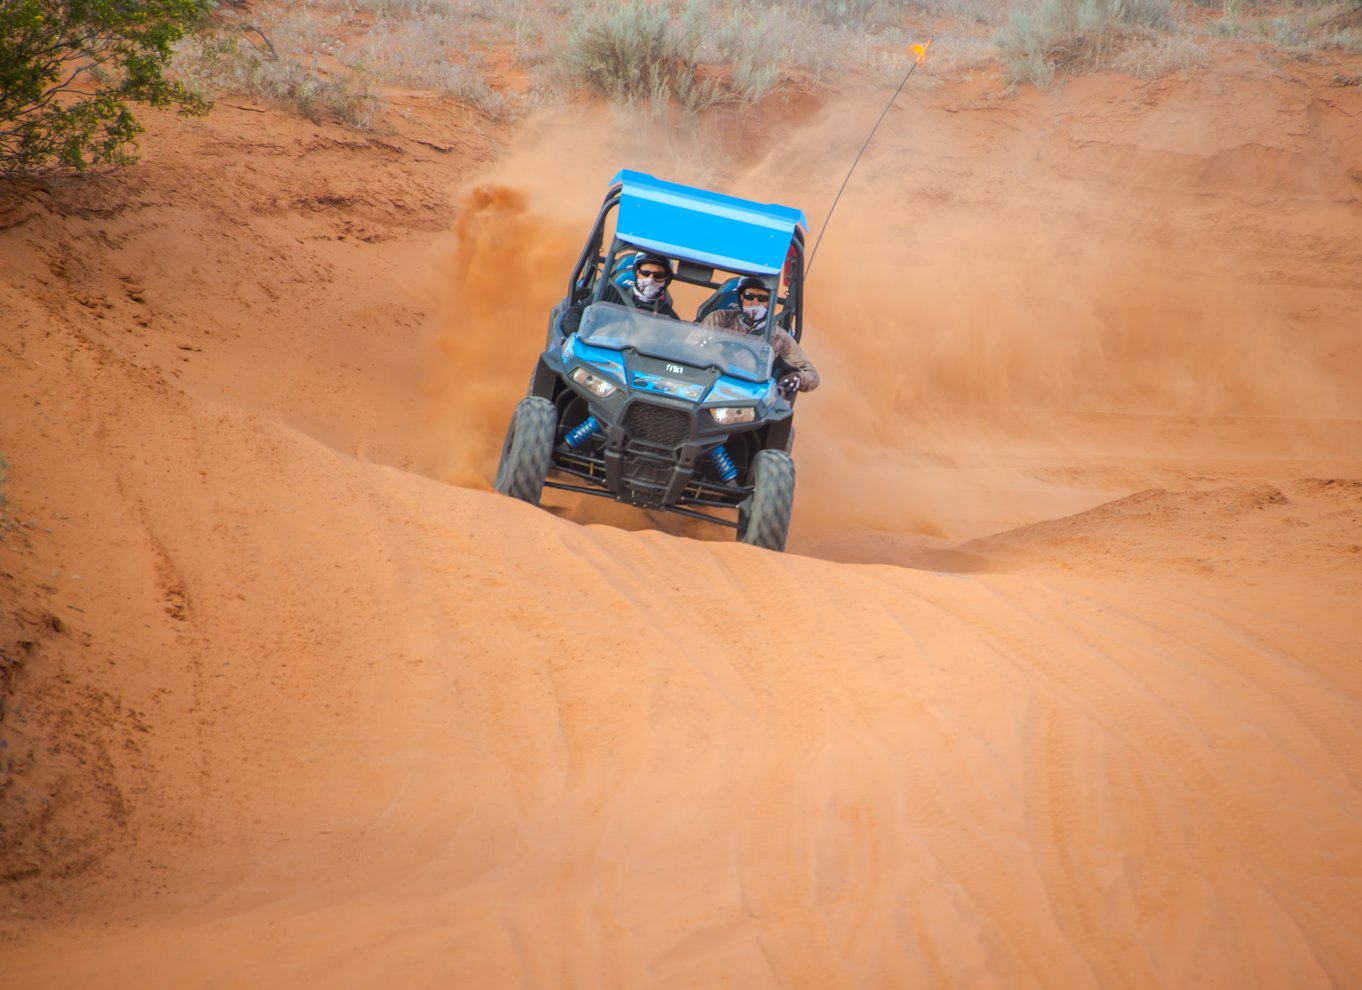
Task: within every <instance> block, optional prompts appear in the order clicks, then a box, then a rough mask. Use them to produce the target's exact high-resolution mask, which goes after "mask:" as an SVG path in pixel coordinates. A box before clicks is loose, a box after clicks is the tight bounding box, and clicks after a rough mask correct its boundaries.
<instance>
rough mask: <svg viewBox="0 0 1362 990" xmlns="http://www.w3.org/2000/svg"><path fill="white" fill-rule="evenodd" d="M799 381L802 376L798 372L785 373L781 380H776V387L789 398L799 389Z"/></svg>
mask: <svg viewBox="0 0 1362 990" xmlns="http://www.w3.org/2000/svg"><path fill="white" fill-rule="evenodd" d="M799 382H800V378H799V375H798V373H791V374H788V375H785V376H784V377H782V378H781V379H780V381H778V382H776V387H777V388H778V389H780V394H781V395H783V396H785V398H787V399H788V398H789V397H790V396H792V395H794V394H795V393H796V392H798V391H799Z"/></svg>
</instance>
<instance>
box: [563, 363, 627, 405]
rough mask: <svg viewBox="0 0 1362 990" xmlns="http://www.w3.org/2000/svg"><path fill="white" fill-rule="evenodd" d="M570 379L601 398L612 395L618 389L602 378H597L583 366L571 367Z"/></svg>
mask: <svg viewBox="0 0 1362 990" xmlns="http://www.w3.org/2000/svg"><path fill="white" fill-rule="evenodd" d="M572 380H573V381H574V382H576V383H577V384H578V385H580V386H582V388H584V389H586V390H587V391H588V392H591V393H593V394H594V395H596V396H598V397H600V398H602V399H604V398H606V397H607V396H611V395H614V394H615V393H616V392H618V391H619V387H618V386H616V385H612V384H611V383H610V382H608V381H606V380H605V379H604V378H597V377H596V376H595V375H593V374H592V373H591V372H589V371H587V370H586V369H585V368H574V369H572Z"/></svg>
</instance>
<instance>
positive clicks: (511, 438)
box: [496, 395, 558, 505]
mask: <svg viewBox="0 0 1362 990" xmlns="http://www.w3.org/2000/svg"><path fill="white" fill-rule="evenodd" d="M557 428H558V416H557V414H556V413H555V411H554V408H553V403H552V402H550V401H549V400H548V399H545V398H542V397H540V396H537V395H531V396H527V397H525V398H523V399H521V400H520V402H519V403H518V404H517V405H516V407H515V413H514V414H513V415H512V416H511V425H510V426H508V427H507V428H506V442H505V443H504V444H502V446H501V462H500V463H499V464H498V465H497V480H496V488H497V491H499V492H501V494H503V495H510V496H511V497H512V498H518V499H520V500H521V501H522V502H529V503H530V504H531V505H538V504H539V496H540V495H541V494H542V493H543V491H544V476H545V475H547V474H548V473H549V460H550V458H551V457H552V456H553V435H554V433H555V431H556V430H557Z"/></svg>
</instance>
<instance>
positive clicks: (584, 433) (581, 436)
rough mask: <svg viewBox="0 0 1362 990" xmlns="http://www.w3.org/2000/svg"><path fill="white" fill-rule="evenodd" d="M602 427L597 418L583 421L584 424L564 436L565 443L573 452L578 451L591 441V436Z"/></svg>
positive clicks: (591, 417)
mask: <svg viewBox="0 0 1362 990" xmlns="http://www.w3.org/2000/svg"><path fill="white" fill-rule="evenodd" d="M600 425H601V424H600V423H599V422H597V420H596V417H595V416H588V417H587V418H586V419H584V420H582V422H580V423H578V424H577V425H576V426H574V427H573V428H572V429H570V430H568V431H567V433H566V434H565V435H564V436H563V442H564V443H565V444H567V445H568V446H569V447H571V448H572V449H573V450H576V449H578V448H579V447H581V446H583V445H584V444H585V443H586V442H587V441H588V440H590V439H591V434H593V433H595V432H596V431H597V430H598V429H600Z"/></svg>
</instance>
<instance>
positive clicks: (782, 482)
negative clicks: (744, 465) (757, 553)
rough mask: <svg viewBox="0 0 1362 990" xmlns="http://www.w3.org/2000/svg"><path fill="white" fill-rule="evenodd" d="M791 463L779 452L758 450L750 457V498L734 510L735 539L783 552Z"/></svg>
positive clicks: (789, 504) (791, 492)
mask: <svg viewBox="0 0 1362 990" xmlns="http://www.w3.org/2000/svg"><path fill="white" fill-rule="evenodd" d="M794 486H795V469H794V460H793V459H792V458H791V457H790V455H789V454H787V453H786V452H785V451H783V450H759V451H757V455H756V456H755V457H753V458H752V497H751V498H750V499H748V501H747V502H746V503H744V506H743V508H742V509H740V510H739V511H738V539H739V540H741V541H742V542H743V543H750V544H752V545H753V546H758V547H765V548H766V549H768V550H784V549H785V537H786V535H787V534H788V532H789V529H790V510H791V509H792V508H793V507H794Z"/></svg>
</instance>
